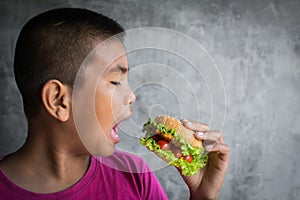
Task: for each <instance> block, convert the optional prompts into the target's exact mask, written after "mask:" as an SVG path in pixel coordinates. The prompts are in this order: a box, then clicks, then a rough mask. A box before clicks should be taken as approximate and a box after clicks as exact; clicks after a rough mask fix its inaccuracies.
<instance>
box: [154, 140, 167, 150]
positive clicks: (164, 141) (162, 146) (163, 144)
mask: <svg viewBox="0 0 300 200" xmlns="http://www.w3.org/2000/svg"><path fill="white" fill-rule="evenodd" d="M157 144H158V145H159V146H160V148H161V149H163V150H169V149H170V142H168V141H166V140H159V141H158V142H157Z"/></svg>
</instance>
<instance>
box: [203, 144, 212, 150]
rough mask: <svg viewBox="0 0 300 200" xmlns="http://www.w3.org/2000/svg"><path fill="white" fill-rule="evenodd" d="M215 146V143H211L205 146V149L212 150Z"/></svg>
mask: <svg viewBox="0 0 300 200" xmlns="http://www.w3.org/2000/svg"><path fill="white" fill-rule="evenodd" d="M213 147H214V146H213V145H211V144H209V145H207V146H206V147H205V149H206V151H210V150H212V148H213Z"/></svg>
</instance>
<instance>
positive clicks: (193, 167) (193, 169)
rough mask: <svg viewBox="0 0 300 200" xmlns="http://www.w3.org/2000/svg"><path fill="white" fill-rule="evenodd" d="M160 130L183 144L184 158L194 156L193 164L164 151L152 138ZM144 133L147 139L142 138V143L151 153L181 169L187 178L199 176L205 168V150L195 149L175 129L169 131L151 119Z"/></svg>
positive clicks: (206, 157) (146, 124) (169, 151)
mask: <svg viewBox="0 0 300 200" xmlns="http://www.w3.org/2000/svg"><path fill="white" fill-rule="evenodd" d="M157 129H158V130H159V131H160V132H162V133H165V134H171V135H172V136H173V137H174V139H175V140H176V142H179V143H180V144H181V147H180V148H181V151H182V155H183V156H188V155H192V156H193V160H192V162H190V163H189V162H187V161H186V160H184V159H183V158H182V157H181V158H176V157H175V155H174V154H173V153H172V151H171V150H162V149H161V148H160V146H159V145H158V144H157V142H156V141H155V140H154V139H153V138H152V136H153V135H155V134H156V130H157ZM142 131H143V132H144V133H145V137H141V138H140V143H141V144H142V145H144V146H146V147H147V148H148V149H149V150H150V151H152V152H155V153H157V154H158V155H159V156H161V157H164V158H166V159H167V160H169V163H168V164H169V165H172V166H175V167H179V168H180V169H181V171H182V174H183V175H185V176H190V175H194V174H197V173H198V171H199V169H200V168H203V167H205V165H206V163H207V160H208V156H207V155H206V154H205V152H204V148H203V147H201V148H194V147H192V146H191V145H189V144H187V143H186V142H185V141H184V139H183V137H182V136H180V135H177V134H176V130H175V129H167V128H166V126H165V125H163V124H158V123H156V122H155V121H153V120H152V119H151V118H150V119H149V120H148V121H147V122H146V123H145V124H144V126H143V129H142Z"/></svg>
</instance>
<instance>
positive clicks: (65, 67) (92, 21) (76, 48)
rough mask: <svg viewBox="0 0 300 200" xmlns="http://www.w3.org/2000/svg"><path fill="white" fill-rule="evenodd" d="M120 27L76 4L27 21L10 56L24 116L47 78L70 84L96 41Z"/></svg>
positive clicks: (33, 109)
mask: <svg viewBox="0 0 300 200" xmlns="http://www.w3.org/2000/svg"><path fill="white" fill-rule="evenodd" d="M123 31H124V29H123V28H122V27H121V26H120V25H119V24H118V23H117V22H115V21H114V20H112V19H110V18H108V17H106V16H104V15H101V14H98V13H95V12H92V11H89V10H86V9H78V8H61V9H54V10H50V11H47V12H44V13H42V14H39V15H37V16H35V17H34V18H32V19H31V20H30V21H28V22H27V23H26V24H25V25H24V27H23V28H22V30H21V32H20V35H19V37H18V41H17V44H16V49H15V58H14V73H15V79H16V83H17V85H18V88H19V90H20V92H21V94H22V97H23V104H24V110H25V114H26V116H27V118H31V117H33V116H35V115H36V114H37V113H38V112H39V109H40V107H41V95H40V93H41V90H42V88H43V85H44V84H45V83H46V82H47V81H48V80H51V79H56V80H59V81H60V82H62V83H63V84H66V85H69V86H70V87H72V86H73V84H74V80H75V77H76V73H77V71H78V69H79V68H80V66H81V63H82V62H83V60H84V59H85V57H86V56H87V55H88V54H89V52H90V51H91V50H92V49H93V48H94V47H95V46H96V45H97V43H99V42H100V41H103V40H105V39H107V38H109V37H111V36H113V35H116V34H120V33H122V32H123ZM120 39H122V38H120Z"/></svg>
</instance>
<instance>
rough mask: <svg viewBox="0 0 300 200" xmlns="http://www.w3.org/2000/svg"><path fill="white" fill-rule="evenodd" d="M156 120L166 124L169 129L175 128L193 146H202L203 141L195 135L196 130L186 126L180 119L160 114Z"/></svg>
mask: <svg viewBox="0 0 300 200" xmlns="http://www.w3.org/2000/svg"><path fill="white" fill-rule="evenodd" d="M154 121H155V122H156V123H159V124H163V125H165V126H166V128H167V129H175V130H176V133H177V134H178V135H182V137H183V139H184V140H185V141H186V142H187V143H188V144H190V145H191V146H193V147H196V148H200V147H202V141H200V140H197V139H196V138H195V137H194V131H193V130H190V129H187V128H185V127H184V126H183V125H182V123H181V122H180V121H179V120H178V119H176V118H174V117H170V116H166V115H159V116H157V117H156V118H155V120H154Z"/></svg>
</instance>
